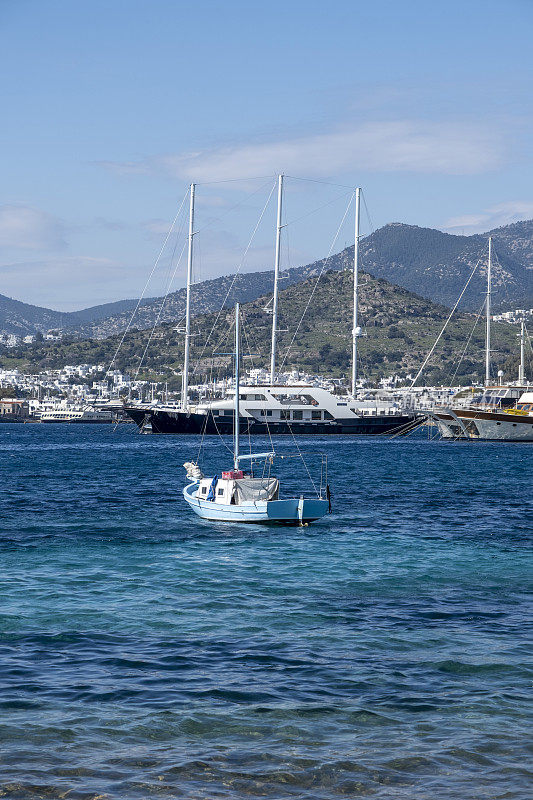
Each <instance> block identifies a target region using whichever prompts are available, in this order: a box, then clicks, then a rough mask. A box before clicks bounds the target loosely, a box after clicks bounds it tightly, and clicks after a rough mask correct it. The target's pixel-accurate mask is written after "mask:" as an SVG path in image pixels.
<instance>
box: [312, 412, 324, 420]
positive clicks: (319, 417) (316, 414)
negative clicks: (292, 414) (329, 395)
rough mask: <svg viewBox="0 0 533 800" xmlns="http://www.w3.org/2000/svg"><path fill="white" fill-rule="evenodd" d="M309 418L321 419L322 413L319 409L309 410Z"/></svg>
mask: <svg viewBox="0 0 533 800" xmlns="http://www.w3.org/2000/svg"><path fill="white" fill-rule="evenodd" d="M311 419H322V413H321V412H320V411H311Z"/></svg>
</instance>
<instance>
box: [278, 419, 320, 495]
mask: <svg viewBox="0 0 533 800" xmlns="http://www.w3.org/2000/svg"><path fill="white" fill-rule="evenodd" d="M287 413H289V414H290V413H291V412H290V411H288V412H287ZM286 422H287V425H288V426H289V430H290V432H291V436H292V439H293V442H294V445H295V447H296V449H297V450H298V455H299V456H300V458H301V459H302V464H303V465H304V467H305V471H306V472H307V474H308V476H309V480H310V481H311V486H312V487H313V489H314V492H315V494H316V496H317V497H318V496H319V494H318V492H317V488H316V486H315V482H314V480H313V478H312V477H311V473H310V472H309V467H308V466H307V462H306V460H305V458H304V457H303V455H302V452H301V450H300V448H299V447H298V442H297V441H296V437H295V435H294V431H293V429H292V426H291V423H290V422H289V420H286Z"/></svg>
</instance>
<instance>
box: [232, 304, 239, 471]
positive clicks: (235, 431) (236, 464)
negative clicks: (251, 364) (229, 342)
mask: <svg viewBox="0 0 533 800" xmlns="http://www.w3.org/2000/svg"><path fill="white" fill-rule="evenodd" d="M239 351H240V336H239V304H238V303H236V304H235V409H234V417H233V440H234V444H233V469H234V470H238V469H239V427H240V425H239V384H240V375H239V360H240V352H239Z"/></svg>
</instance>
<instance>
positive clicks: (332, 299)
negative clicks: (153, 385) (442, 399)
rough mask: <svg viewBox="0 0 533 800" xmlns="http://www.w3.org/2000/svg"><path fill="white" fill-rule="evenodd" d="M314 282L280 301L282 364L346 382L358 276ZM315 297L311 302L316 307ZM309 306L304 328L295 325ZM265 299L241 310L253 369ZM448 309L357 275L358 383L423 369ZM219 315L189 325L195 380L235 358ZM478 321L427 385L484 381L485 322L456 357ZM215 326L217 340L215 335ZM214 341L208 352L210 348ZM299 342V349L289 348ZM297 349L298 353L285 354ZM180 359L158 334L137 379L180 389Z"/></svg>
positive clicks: (54, 356) (172, 343) (39, 348)
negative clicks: (155, 380)
mask: <svg viewBox="0 0 533 800" xmlns="http://www.w3.org/2000/svg"><path fill="white" fill-rule="evenodd" d="M315 284H316V278H311V279H308V280H306V281H304V282H302V283H299V284H296V285H294V286H290V287H288V288H287V289H285V290H284V291H282V292H280V302H279V308H280V317H279V327H280V329H282V332H281V333H280V335H279V359H278V364H279V365H280V367H281V365H283V366H284V369H290V368H299V369H301V370H305V371H310V372H316V373H321V374H324V375H331V376H335V377H340V376H342V375H345V374H347V373H349V370H350V352H351V343H350V342H351V297H352V275H351V272H350V271H348V270H345V271H343V272H337V271H330V272H327V273H325V274H324V275H323V276H322V278H321V279H320V281H319V283H318V285H317V288H316V290H315V291H314V294H313V288H314V286H315ZM310 298H311V299H310ZM308 303H309V307H308V309H307V313H306V314H305V316H304V319H303V322H302V323H301V325H300V327H299V328H298V330H297V325H298V322H299V321H300V318H301V316H302V314H303V312H304V309H305V307H306V305H307V304H308ZM263 308H264V299H259V300H255V301H253V302H250V303H247V304H245V305H244V306H243V321H244V325H243V327H244V336H243V339H244V341H243V345H244V349H245V352H246V350H247V349H249V350H250V351H251V352H252V354H253V358H249V359H247V361H246V365H247V366H266V365H267V364H268V360H269V349H270V326H271V316H270V315H269V314H267V313H265V312H264V310H263ZM448 313H449V309H447V308H446V307H444V306H440V305H436V304H435V303H432V302H431V301H430V300H426V299H424V298H422V297H419V296H418V295H415V294H413V293H412V292H409V291H407V290H406V289H402V288H400V287H398V286H393V285H392V284H390V283H388V282H387V281H385V280H382V279H378V278H373V277H371V276H370V275H368V274H366V273H363V274H362V275H361V291H360V317H361V325H362V326H363V330H364V333H365V335H364V336H362V337H361V338H360V339H359V352H360V374H361V376H362V377H366V378H368V379H370V380H372V381H375V380H377V379H379V378H380V377H383V376H386V375H391V374H394V373H396V374H399V375H400V376H405V375H407V374H408V373H414V372H416V371H417V370H418V368H419V367H420V365H421V363H422V362H423V360H424V358H425V356H426V354H427V353H428V351H429V350H430V348H431V347H432V345H433V343H434V341H435V339H436V337H437V335H438V333H439V331H440V329H441V328H442V325H443V324H444V321H445V320H446V318H447V316H448ZM215 320H216V314H214V313H211V314H204V315H201V316H198V317H196V318H195V319H194V320H193V329H194V334H195V335H194V337H193V340H192V360H193V364H194V369H195V375H196V376H198V377H200V376H206V375H209V374H211V373H212V370H214V371H215V373H216V374H225V373H227V372H228V371H229V364H230V357H229V356H228V355H224V353H225V352H227V351H228V349H231V348H229V347H228V342H231V335H232V324H233V322H232V312H231V311H230V310H224V311H223V312H222V313H221V314H220V318H219V320H218V323H217V324H216V325H215ZM474 322H475V315H471V314H461V315H459V316H457V317H455V318H454V320H453V321H452V323H450V326H449V328H448V330H447V331H446V333H445V334H444V337H443V338H442V340H441V341H440V343H439V345H438V347H437V349H436V351H435V353H434V355H433V357H432V359H431V361H430V363H429V365H428V368H427V369H426V372H425V373H424V380H425V381H426V382H431V383H450V382H451V381H452V378H453V376H454V373H455V370H456V368H457V377H456V378H455V381H456V382H461V383H465V384H466V383H470V382H472V381H475V380H478V379H480V378H481V376H482V370H483V346H484V328H483V320H482V319H480V320H479V321H478V324H477V326H476V328H475V331H474V334H473V336H472V338H471V341H470V345H469V348H468V351H467V353H466V355H465V358H464V359H463V360H462V362H461V363H460V364H459V361H460V356H461V354H462V352H463V349H464V348H465V345H466V343H467V340H468V339H469V337H470V334H471V331H472V328H473V326H474ZM214 325H215V328H214V331H213V332H212V333H211V335H210V332H211V330H212V328H213V326H214ZM209 335H210V338H209V343H208V345H207V346H205V342H206V340H207V339H208V336H209ZM120 338H121V336H119V335H115V336H111V337H109V338H107V339H100V340H72V341H70V342H69V341H68V340H63V341H62V342H57V343H56V342H51V343H40V344H36V345H33V346H31V347H25V348H18V349H12V350H8V351H4V352H3V353H2V354H1V357H0V364H1V365H2V366H4V367H9V366H11V367H13V366H18V367H19V368H20V369H23V370H24V371H31V372H37V371H40V370H43V369H51V368H59V367H62V366H64V365H65V364H79V363H89V364H103V365H106V366H107V365H109V363H110V361H111V359H112V357H113V354H114V352H115V350H116V348H117V346H118V342H119V341H120ZM293 339H294V341H293ZM148 341H149V332H148V331H138V330H134V331H131V332H130V333H128V334H127V335H126V336H125V338H124V342H123V344H122V347H121V348H120V352H119V355H118V357H117V359H116V362H115V363H116V366H117V367H118V368H120V369H122V370H126V371H128V372H130V373H133V374H135V372H136V369H137V367H138V365H139V361H140V357H141V355H142V353H143V351H144V349H145V347H146V345H147V343H148ZM291 342H292V347H291V349H290V350H288V348H289V345H290V344H291ZM516 346H517V344H516V329H515V327H514V326H511V325H508V324H503V323H501V324H494V326H493V350H494V353H493V359H494V364H495V370H497V369H498V368H499V367H500V366H503V364H504V362H505V361H506V360H508V359H509V358H511V357H512V356H513V354H514V352H515V351H516ZM182 358H183V335H182V334H181V333H179V332H177V331H176V330H175V328H174V326H173V325H171V324H168V323H167V324H165V325H162V326H160V327H158V328H156V329H155V331H154V335H153V337H152V339H151V341H150V343H149V344H148V347H147V350H146V356H145V359H144V362H143V365H142V369H141V372H140V377H151V378H156V377H157V378H158V379H160V380H168V381H169V384H170V386H171V387H172V388H178V386H179V383H180V377H179V373H180V370H181V365H182Z"/></svg>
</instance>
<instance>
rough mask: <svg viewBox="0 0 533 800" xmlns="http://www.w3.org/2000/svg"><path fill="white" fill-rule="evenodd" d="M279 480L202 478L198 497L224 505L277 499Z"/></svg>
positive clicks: (245, 477)
mask: <svg viewBox="0 0 533 800" xmlns="http://www.w3.org/2000/svg"><path fill="white" fill-rule="evenodd" d="M278 494H279V481H278V479H277V478H251V477H250V476H248V475H247V476H243V477H242V478H229V479H228V478H217V477H216V476H215V477H214V478H202V479H201V480H200V482H199V484H198V490H197V492H196V497H197V498H198V499H199V500H206V501H210V502H213V503H220V504H222V505H226V506H227V505H240V504H241V503H244V502H255V501H256V500H263V501H264V500H277V499H278Z"/></svg>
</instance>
